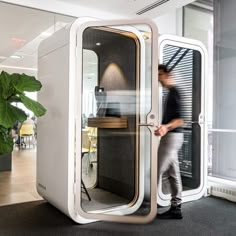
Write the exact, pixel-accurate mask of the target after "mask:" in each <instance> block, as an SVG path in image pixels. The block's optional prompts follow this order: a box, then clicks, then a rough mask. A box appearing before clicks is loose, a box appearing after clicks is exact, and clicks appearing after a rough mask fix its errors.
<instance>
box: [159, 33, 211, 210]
mask: <svg viewBox="0 0 236 236" xmlns="http://www.w3.org/2000/svg"><path fill="white" fill-rule="evenodd" d="M159 53H160V55H159V62H160V63H163V64H165V65H167V66H168V68H169V69H170V70H171V74H172V76H173V77H174V80H175V85H176V86H177V88H178V89H179V92H180V94H181V98H182V111H181V113H182V116H183V119H184V125H183V127H182V130H181V132H182V133H183V134H184V143H183V145H182V148H181V150H180V151H179V153H178V156H179V163H180V173H181V179H182V186H183V191H182V201H183V202H188V201H193V200H197V199H199V198H201V197H202V196H203V195H204V194H206V190H207V155H208V153H207V150H208V132H207V122H206V121H207V118H206V117H207V111H206V109H207V108H206V104H207V102H206V101H207V66H208V64H207V63H208V60H207V50H206V48H205V46H204V45H203V44H202V43H201V42H199V41H197V40H193V39H188V38H183V37H178V36H173V35H161V36H160V37H159ZM163 95H165V90H162V89H160V98H159V114H160V116H161V114H162V107H163V105H164V102H161V99H162V98H163V97H165V96H163ZM170 199H171V196H170V191H169V186H168V182H167V181H166V178H165V176H164V175H163V178H162V181H160V183H159V185H158V194H157V203H158V204H159V205H161V206H167V205H169V203H170Z"/></svg>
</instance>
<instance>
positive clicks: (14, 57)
mask: <svg viewBox="0 0 236 236" xmlns="http://www.w3.org/2000/svg"><path fill="white" fill-rule="evenodd" d="M10 58H12V59H21V58H23V56H20V55H11V56H10Z"/></svg>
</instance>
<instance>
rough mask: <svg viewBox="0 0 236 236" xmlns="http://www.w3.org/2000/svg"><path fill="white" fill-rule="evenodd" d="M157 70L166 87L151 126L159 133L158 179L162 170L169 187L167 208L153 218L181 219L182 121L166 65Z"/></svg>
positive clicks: (179, 106) (179, 107)
mask: <svg viewBox="0 0 236 236" xmlns="http://www.w3.org/2000/svg"><path fill="white" fill-rule="evenodd" d="M158 74H159V82H160V83H161V85H162V86H163V87H165V88H167V89H168V95H167V98H166V102H165V106H164V112H163V119H162V124H161V125H160V126H159V127H157V129H156V130H155V135H157V136H160V137H161V140H160V145H159V149H158V176H159V177H158V181H160V177H161V176H162V174H163V173H165V175H167V177H168V180H169V183H170V190H171V207H170V208H169V210H168V211H166V212H164V213H162V214H158V215H157V218H161V219H182V218H183V216H182V212H181V193H182V183H181V176H180V170H179V161H178V151H179V149H180V148H181V146H182V144H183V133H180V132H179V131H180V128H179V127H180V126H182V125H183V119H182V118H181V103H180V94H179V92H178V90H177V89H176V87H175V86H174V81H173V79H172V78H171V75H170V72H169V71H168V68H167V66H165V65H159V68H158Z"/></svg>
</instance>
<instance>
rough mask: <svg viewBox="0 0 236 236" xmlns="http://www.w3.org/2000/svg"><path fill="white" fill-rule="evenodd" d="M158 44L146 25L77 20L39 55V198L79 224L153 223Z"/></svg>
mask: <svg viewBox="0 0 236 236" xmlns="http://www.w3.org/2000/svg"><path fill="white" fill-rule="evenodd" d="M157 39H158V32H157V28H156V25H155V24H154V23H153V22H151V21H149V20H123V21H98V20H94V19H89V18H79V19H77V20H76V21H75V22H73V23H72V24H71V25H68V26H67V27H66V28H64V29H62V30H60V31H58V32H56V33H55V34H54V35H52V36H51V37H50V38H48V39H46V40H45V41H43V42H42V43H41V45H40V47H39V61H38V76H39V80H40V81H41V82H42V84H43V87H42V90H41V93H40V94H39V97H38V99H39V101H40V102H42V104H44V106H45V107H46V108H47V114H46V115H45V116H44V117H43V118H42V119H40V121H39V122H38V147H37V190H38V192H39V194H40V195H41V196H42V197H43V198H45V199H46V200H47V201H49V202H50V203H51V204H53V205H54V206H56V207H57V208H58V209H60V210H61V211H62V212H64V213H65V214H67V215H68V216H69V217H71V218H72V219H73V220H74V221H76V222H78V223H89V222H93V221H97V220H106V221H117V222H127V223H129V222H130V223H147V222H150V221H151V220H152V219H154V217H155V215H156V202H157V199H156V197H157V195H156V189H157V178H156V176H157V168H156V167H157V158H156V156H157V147H158V142H159V140H158V138H156V137H155V136H154V129H155V124H157V123H158V120H159V119H158V112H157V111H158V107H157V98H158V80H157V77H158V42H157ZM145 170H148V171H145ZM145 178H146V179H148V183H146V181H144V180H145ZM144 182H145V184H147V185H148V194H147V193H145V186H144ZM145 194H146V195H147V196H149V197H148V201H149V202H150V205H149V206H148V208H145V209H144V210H143V209H142V207H141V210H140V209H139V208H140V206H142V203H143V200H144V196H145Z"/></svg>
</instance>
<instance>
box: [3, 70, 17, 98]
mask: <svg viewBox="0 0 236 236" xmlns="http://www.w3.org/2000/svg"><path fill="white" fill-rule="evenodd" d="M14 92H15V90H14V87H13V86H12V77H11V75H9V74H8V73H7V72H5V71H2V72H1V74H0V96H1V97H2V98H4V99H8V98H9V97H10V96H11V95H13V94H14Z"/></svg>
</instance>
